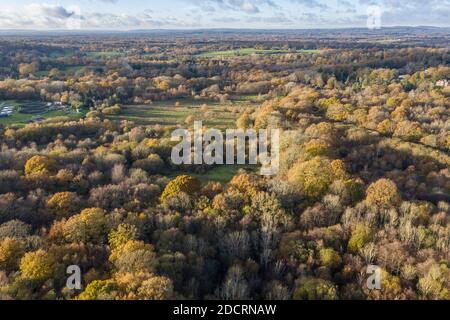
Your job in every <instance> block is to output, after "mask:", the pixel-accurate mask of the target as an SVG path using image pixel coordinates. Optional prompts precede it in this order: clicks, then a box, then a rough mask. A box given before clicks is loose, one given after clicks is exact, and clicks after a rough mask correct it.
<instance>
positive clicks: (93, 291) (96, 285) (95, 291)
mask: <svg viewBox="0 0 450 320" xmlns="http://www.w3.org/2000/svg"><path fill="white" fill-rule="evenodd" d="M116 290H117V284H116V283H115V282H114V281H112V280H95V281H92V282H91V283H89V284H88V285H87V287H86V289H84V291H83V292H82V293H81V294H80V295H79V296H78V299H79V300H113V299H114V296H115V295H114V293H115V291H116Z"/></svg>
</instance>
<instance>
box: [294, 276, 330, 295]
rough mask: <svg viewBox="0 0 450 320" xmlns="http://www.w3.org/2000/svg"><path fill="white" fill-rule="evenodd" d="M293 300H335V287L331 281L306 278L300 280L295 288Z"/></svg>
mask: <svg viewBox="0 0 450 320" xmlns="http://www.w3.org/2000/svg"><path fill="white" fill-rule="evenodd" d="M293 298H294V299H295V300H337V298H338V296H337V292H336V288H335V287H334V285H333V284H332V283H330V282H329V281H326V280H323V279H315V278H311V279H306V280H303V281H301V284H300V286H299V287H298V288H297V289H296V290H295V292H294V296H293Z"/></svg>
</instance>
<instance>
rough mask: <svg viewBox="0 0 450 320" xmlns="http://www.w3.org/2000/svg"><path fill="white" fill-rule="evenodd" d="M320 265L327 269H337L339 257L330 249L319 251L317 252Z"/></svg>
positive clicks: (340, 260)
mask: <svg viewBox="0 0 450 320" xmlns="http://www.w3.org/2000/svg"><path fill="white" fill-rule="evenodd" d="M319 257H320V263H321V264H322V265H323V266H325V267H328V268H336V267H338V266H339V265H340V264H341V262H342V259H341V257H340V256H339V253H338V252H336V251H335V250H333V249H331V248H325V249H321V250H320V251H319Z"/></svg>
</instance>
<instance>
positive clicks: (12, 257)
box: [0, 238, 25, 272]
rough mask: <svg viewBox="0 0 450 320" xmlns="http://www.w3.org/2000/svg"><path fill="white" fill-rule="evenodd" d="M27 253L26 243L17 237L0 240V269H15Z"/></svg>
mask: <svg viewBox="0 0 450 320" xmlns="http://www.w3.org/2000/svg"><path fill="white" fill-rule="evenodd" d="M24 253H25V245H24V243H23V242H22V241H21V240H18V239H16V238H4V239H3V240H1V241H0V270H5V271H8V272H9V271H14V270H17V267H18V266H19V261H20V258H21V257H22V255H23V254H24Z"/></svg>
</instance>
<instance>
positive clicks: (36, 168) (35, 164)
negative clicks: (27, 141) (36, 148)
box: [25, 156, 55, 175]
mask: <svg viewBox="0 0 450 320" xmlns="http://www.w3.org/2000/svg"><path fill="white" fill-rule="evenodd" d="M54 168H55V161H53V160H52V159H50V158H48V157H44V156H33V157H31V158H30V159H28V161H27V162H26V163H25V174H27V175H30V174H33V173H43V172H52V171H53V170H54Z"/></svg>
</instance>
